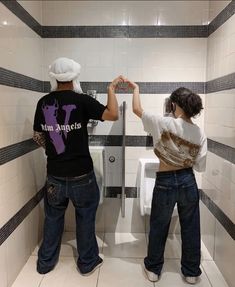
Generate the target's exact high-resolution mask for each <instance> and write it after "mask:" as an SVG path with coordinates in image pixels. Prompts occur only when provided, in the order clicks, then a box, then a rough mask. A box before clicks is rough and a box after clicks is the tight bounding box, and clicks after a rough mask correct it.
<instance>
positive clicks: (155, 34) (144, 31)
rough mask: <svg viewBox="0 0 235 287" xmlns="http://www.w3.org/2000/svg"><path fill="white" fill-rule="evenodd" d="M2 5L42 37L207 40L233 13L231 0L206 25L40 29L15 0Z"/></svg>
mask: <svg viewBox="0 0 235 287" xmlns="http://www.w3.org/2000/svg"><path fill="white" fill-rule="evenodd" d="M1 2H2V3H3V4H4V5H5V6H6V7H7V8H8V9H9V10H10V11H11V12H12V13H14V14H15V15H16V16H17V17H18V18H19V19H20V20H21V21H23V22H24V23H25V24H26V25H28V26H29V27H30V28H31V29H32V30H33V31H35V32H36V33H37V34H38V35H39V36H41V37H42V38H77V37H79V38H195V37H196V38H201V37H203V38H207V37H208V36H209V35H211V34H212V33H213V32H214V31H216V30H217V29H218V28H219V27H220V26H221V25H223V24H224V23H225V22H226V21H227V20H228V19H229V18H230V17H232V16H233V15H234V12H235V1H234V0H233V1H232V2H231V3H229V4H228V5H227V6H226V7H225V8H224V10H223V11H221V12H220V13H219V15H217V16H216V17H215V19H214V20H213V21H212V22H211V23H210V24H209V25H186V26H185V25H176V26H172V25H165V26H164V25H162V26H42V25H41V24H40V23H38V22H37V21H36V20H35V19H34V18H33V17H32V16H31V15H30V14H29V13H28V12H27V11H26V10H25V9H24V8H23V7H22V6H21V5H20V4H19V3H18V2H17V1H16V0H1Z"/></svg>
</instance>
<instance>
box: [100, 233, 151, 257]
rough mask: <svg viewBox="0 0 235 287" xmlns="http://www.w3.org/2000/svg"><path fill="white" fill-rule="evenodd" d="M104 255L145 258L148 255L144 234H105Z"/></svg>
mask: <svg viewBox="0 0 235 287" xmlns="http://www.w3.org/2000/svg"><path fill="white" fill-rule="evenodd" d="M103 253H104V255H105V256H107V257H119V258H121V257H129V258H144V257H145V256H146V254H147V244H146V237H145V234H144V233H105V236H104V247H103Z"/></svg>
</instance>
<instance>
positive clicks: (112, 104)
mask: <svg viewBox="0 0 235 287" xmlns="http://www.w3.org/2000/svg"><path fill="white" fill-rule="evenodd" d="M107 109H108V110H109V112H110V113H111V114H112V115H113V116H114V117H115V118H118V102H117V98H116V95H115V86H114V85H112V84H110V85H109V87H108V99H107Z"/></svg>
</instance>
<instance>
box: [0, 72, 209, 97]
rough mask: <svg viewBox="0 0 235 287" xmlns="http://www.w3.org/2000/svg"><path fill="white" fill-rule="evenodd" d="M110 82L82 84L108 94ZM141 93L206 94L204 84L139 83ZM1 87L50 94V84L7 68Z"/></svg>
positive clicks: (0, 74)
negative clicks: (182, 89) (187, 91)
mask: <svg viewBox="0 0 235 287" xmlns="http://www.w3.org/2000/svg"><path fill="white" fill-rule="evenodd" d="M109 83H110V82H81V87H82V89H83V91H84V92H86V91H87V90H96V91H97V92H98V93H107V86H108V84H109ZM138 84H139V86H140V93H142V94H170V93H171V92H173V91H174V90H175V89H177V88H179V87H185V88H189V89H191V90H192V91H194V92H195V93H199V94H204V92H205V91H204V86H205V85H204V83H203V82H139V83H138ZM0 85H5V86H9V87H14V88H20V89H25V90H31V91H35V92H39V93H49V92H50V82H48V81H45V82H44V81H40V80H37V79H34V78H31V77H28V76H25V75H22V74H19V73H16V72H13V71H10V70H8V69H5V68H0ZM117 93H119V94H123V93H125V94H126V93H132V92H131V90H129V91H123V90H117Z"/></svg>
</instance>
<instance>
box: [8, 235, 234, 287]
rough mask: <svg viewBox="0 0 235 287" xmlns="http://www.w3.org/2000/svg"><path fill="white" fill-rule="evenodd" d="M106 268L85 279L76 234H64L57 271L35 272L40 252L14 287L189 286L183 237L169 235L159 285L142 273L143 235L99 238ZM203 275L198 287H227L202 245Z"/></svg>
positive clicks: (98, 236) (144, 249)
mask: <svg viewBox="0 0 235 287" xmlns="http://www.w3.org/2000/svg"><path fill="white" fill-rule="evenodd" d="M97 239H98V244H99V248H100V252H101V253H103V254H104V256H105V258H104V264H103V266H102V267H101V268H99V269H97V270H96V271H95V272H94V273H93V274H92V275H91V276H89V277H83V276H81V275H80V274H79V273H78V271H77V269H76V256H77V253H76V243H75V234H74V233H72V232H67V233H65V234H64V238H63V244H62V248H61V253H60V260H59V263H58V264H57V266H56V268H55V269H54V270H53V271H52V272H50V273H48V274H46V275H40V274H38V273H37V272H36V270H35V266H36V260H37V256H36V254H37V250H38V248H36V249H35V251H34V252H33V254H32V256H31V257H30V258H29V260H28V262H27V263H26V265H25V266H24V268H23V269H22V271H21V273H20V274H19V276H18V277H17V279H16V281H15V282H14V284H13V285H12V287H65V286H66V287H78V286H82V287H110V286H112V287H120V286H121V287H132V286H133V287H145V286H146V287H169V286H174V287H181V286H182V287H183V286H190V285H188V284H187V283H185V282H184V280H183V279H182V277H181V274H180V248H181V247H180V246H181V243H180V237H179V236H175V235H170V236H169V237H168V240H167V246H166V251H165V264H164V269H163V272H162V276H161V279H160V281H159V282H157V283H155V284H154V283H151V282H149V281H148V280H147V279H146V277H145V275H144V273H143V268H142V264H143V258H144V257H145V255H146V251H147V237H146V235H145V234H143V233H106V234H100V233H98V234H97ZM201 269H202V275H201V279H200V281H199V282H198V283H197V285H196V286H200V287H228V285H227V284H226V282H225V281H224V279H223V277H222V275H221V273H220V272H219V270H218V268H217V267H216V265H215V263H214V261H213V260H212V258H211V257H210V255H209V253H208V251H207V249H206V248H205V246H204V245H203V244H202V265H201Z"/></svg>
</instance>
